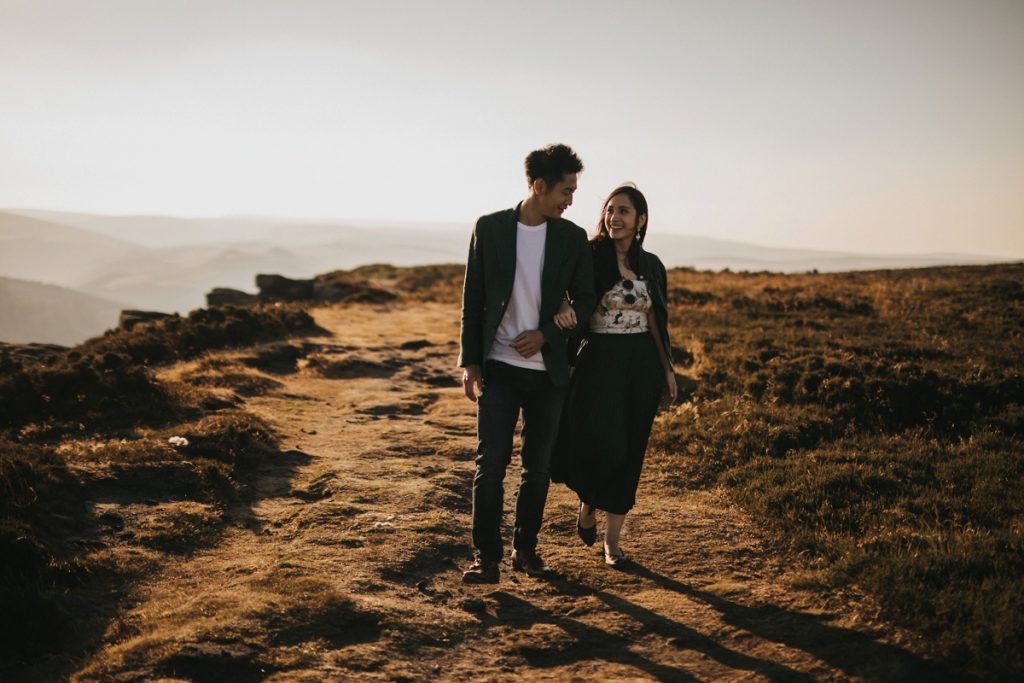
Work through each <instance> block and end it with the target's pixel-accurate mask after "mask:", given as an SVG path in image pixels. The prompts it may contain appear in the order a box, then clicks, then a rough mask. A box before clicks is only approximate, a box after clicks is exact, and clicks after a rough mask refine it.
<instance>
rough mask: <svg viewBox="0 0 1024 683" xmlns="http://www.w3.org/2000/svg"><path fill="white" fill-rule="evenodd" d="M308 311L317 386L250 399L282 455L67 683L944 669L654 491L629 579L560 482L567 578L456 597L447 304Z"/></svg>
mask: <svg viewBox="0 0 1024 683" xmlns="http://www.w3.org/2000/svg"><path fill="white" fill-rule="evenodd" d="M314 313H315V316H316V318H317V321H318V322H319V323H320V324H321V325H322V326H324V327H325V328H327V329H329V330H332V331H333V332H334V336H333V337H327V338H321V339H314V340H309V341H310V342H311V343H313V344H317V345H320V350H319V359H320V368H321V370H322V371H321V372H316V371H314V369H313V368H311V367H306V368H304V369H300V371H299V372H296V373H293V374H290V375H284V376H275V379H276V380H278V381H279V382H282V383H283V384H284V386H283V387H280V388H278V389H276V390H275V391H273V392H272V393H268V394H265V395H262V396H256V397H253V398H250V399H249V400H248V401H247V403H246V410H249V411H251V412H253V413H255V414H257V415H259V416H261V417H263V418H264V419H266V420H267V421H268V422H269V423H270V424H271V425H272V426H273V427H274V428H275V429H277V430H278V431H279V432H280V433H281V434H282V435H283V438H284V443H283V444H282V449H281V450H282V454H281V455H280V456H279V460H278V461H275V462H270V463H267V464H266V466H265V467H264V468H263V470H262V472H261V473H260V476H259V477H258V478H257V480H256V483H255V484H254V486H253V487H252V489H251V490H249V491H246V492H244V496H243V500H242V501H240V502H239V504H238V505H237V507H236V508H233V509H232V510H231V511H230V512H229V515H230V521H231V524H230V526H229V527H228V531H227V532H226V533H225V534H224V535H223V537H222V539H221V540H220V542H219V543H217V544H216V545H215V546H213V547H209V548H207V549H204V550H200V551H197V552H195V553H194V554H192V555H189V556H186V557H184V558H182V559H181V561H180V562H178V563H176V564H173V565H170V566H167V567H165V568H164V570H163V571H162V572H161V573H160V574H159V575H156V576H153V577H152V578H151V580H150V581H148V582H146V583H145V584H144V585H142V586H141V587H140V588H139V590H138V591H137V595H136V596H135V598H134V601H133V606H131V607H130V609H128V611H127V612H126V613H125V614H124V616H123V618H121V619H120V620H119V622H118V623H117V624H115V625H114V626H113V627H112V629H111V632H110V634H109V637H108V644H107V645H106V646H105V647H104V648H103V649H101V650H100V651H99V652H98V653H97V654H96V655H95V656H94V657H93V658H92V659H91V660H90V661H89V662H88V663H87V664H86V665H85V666H84V667H83V668H82V669H81V670H79V671H78V672H77V673H76V674H75V676H74V679H75V680H82V681H92V680H104V681H109V680H114V681H117V680H124V681H128V680H141V679H147V680H148V679H151V678H160V677H164V678H167V679H178V680H196V681H214V680H216V681H228V680H230V681H248V680H272V681H321V680H353V679H355V680H432V679H444V680H581V681H582V680H602V679H609V680H653V679H658V680H679V681H688V680H794V681H805V680H806V681H811V680H850V679H853V680H906V679H909V678H916V677H918V676H926V677H930V678H933V679H934V678H935V677H936V674H935V672H934V671H933V670H931V669H932V667H931V666H930V665H929V664H928V663H927V662H926V661H924V660H921V659H919V658H918V657H917V656H915V655H914V654H912V653H911V648H912V641H911V640H910V639H909V638H907V637H906V636H904V635H902V634H900V633H899V632H897V631H895V630H893V629H891V628H887V627H885V626H884V625H882V624H880V623H879V622H878V621H877V620H876V619H874V618H873V617H872V615H873V614H875V612H876V610H875V609H874V608H873V606H872V604H871V602H870V601H869V600H867V599H865V598H863V597H858V596H856V595H853V594H851V593H849V592H846V593H843V594H832V595H823V594H821V593H816V592H814V591H812V590H810V589H804V588H801V587H800V586H801V577H802V576H803V574H801V571H799V570H789V569H788V568H787V566H786V564H785V563H784V562H783V561H782V560H780V559H779V558H777V557H775V556H773V555H772V554H771V553H769V552H768V551H767V550H766V549H765V547H764V546H763V544H762V542H761V540H760V536H759V534H758V532H757V531H756V529H755V527H754V526H753V525H752V524H751V522H750V521H749V520H747V519H746V518H745V517H744V516H743V515H742V514H741V513H740V512H739V511H737V510H736V509H735V508H734V507H732V506H731V505H730V504H729V503H728V502H727V501H726V500H725V498H724V497H723V496H722V494H721V493H720V492H718V491H694V492H689V493H678V492H675V491H672V490H670V489H668V488H667V487H664V486H659V484H658V482H656V481H652V480H651V479H650V478H645V479H644V480H643V481H642V482H641V490H640V494H639V505H638V507H637V509H636V510H635V512H634V514H631V515H630V518H629V521H628V522H627V528H626V531H625V536H624V541H623V547H624V548H626V549H627V552H629V554H630V555H631V557H633V558H634V559H635V560H637V561H638V563H639V566H638V567H637V568H636V569H635V570H634V571H632V572H629V573H620V572H615V571H613V570H608V569H606V568H605V567H604V565H603V563H602V562H601V558H600V555H599V553H598V552H597V551H596V550H593V549H587V548H584V547H583V546H582V545H581V544H580V543H579V541H578V540H577V539H576V537H575V533H574V530H575V526H574V525H575V502H574V498H573V496H572V494H571V493H570V492H568V491H567V490H566V489H564V488H563V487H559V486H553V487H552V489H551V495H550V497H549V500H548V505H547V511H546V515H545V520H546V521H545V527H544V530H543V532H542V539H541V548H540V550H541V552H542V553H543V554H544V556H545V559H546V560H547V561H548V564H550V565H551V566H552V567H553V568H555V569H556V570H557V572H558V576H556V577H555V578H554V579H552V580H550V581H537V580H532V579H528V578H525V577H523V576H521V575H515V574H513V573H512V572H511V571H510V569H509V567H508V564H507V563H506V564H505V566H504V567H503V573H502V581H501V583H500V584H499V585H497V586H465V585H463V584H462V583H461V582H460V576H461V568H462V566H463V565H465V564H466V563H467V562H468V561H469V559H470V555H471V553H470V547H469V521H470V520H469V510H470V481H471V478H472V473H473V456H474V452H473V451H474V448H475V427H474V420H475V414H474V409H473V406H472V405H471V404H470V403H469V402H468V401H466V399H465V398H464V397H463V396H462V394H461V389H460V388H459V387H457V386H454V383H453V382H452V379H453V378H454V377H455V373H454V369H453V364H454V361H455V357H456V354H457V347H456V341H455V340H456V339H457V334H458V311H457V309H456V308H455V307H454V306H450V305H444V306H442V305H438V304H426V305H418V306H412V305H401V306H393V307H390V308H374V307H369V306H367V307H361V306H357V307H349V308H344V309H342V308H332V309H319V310H317V311H315V312H314ZM324 368H326V370H325V371H324V370H323V369H324ZM176 371H180V369H178V370H176ZM325 372H326V374H328V375H331V376H333V377H336V378H334V379H332V378H328V377H325V376H324V373H325ZM664 457H668V456H664ZM517 479H518V473H517V468H516V466H515V465H513V467H512V468H510V471H509V474H508V477H507V479H506V493H507V494H508V495H507V496H506V497H507V500H506V508H507V509H508V510H511V505H512V503H513V502H514V501H513V497H514V496H513V494H512V492H513V491H514V488H515V482H516V481H517ZM509 519H510V516H509ZM509 537H510V534H509V533H508V532H507V531H506V538H509Z"/></svg>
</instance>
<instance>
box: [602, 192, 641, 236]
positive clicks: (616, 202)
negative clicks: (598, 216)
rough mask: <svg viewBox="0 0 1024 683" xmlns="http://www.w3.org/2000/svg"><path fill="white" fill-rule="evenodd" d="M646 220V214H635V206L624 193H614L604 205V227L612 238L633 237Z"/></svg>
mask: <svg viewBox="0 0 1024 683" xmlns="http://www.w3.org/2000/svg"><path fill="white" fill-rule="evenodd" d="M638 218H639V224H638V223H637V219H638ZM646 221H647V217H646V216H640V217H638V216H637V215H636V208H634V206H633V202H631V201H629V196H628V195H626V194H617V195H615V196H614V197H612V198H611V199H609V200H608V203H607V204H605V206H604V228H605V230H607V231H608V235H609V236H610V237H611V238H612V239H614V240H620V239H629V240H631V239H633V238H634V236H635V235H636V231H637V230H639V229H640V228H642V227H643V226H644V223H645V222H646Z"/></svg>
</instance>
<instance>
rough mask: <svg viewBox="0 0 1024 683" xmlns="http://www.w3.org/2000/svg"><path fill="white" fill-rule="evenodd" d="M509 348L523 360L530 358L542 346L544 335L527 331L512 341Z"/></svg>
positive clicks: (538, 331) (536, 331) (534, 331)
mask: <svg viewBox="0 0 1024 683" xmlns="http://www.w3.org/2000/svg"><path fill="white" fill-rule="evenodd" d="M509 346H511V347H512V348H513V349H515V350H516V351H518V352H519V355H520V356H522V357H523V358H530V357H531V356H533V355H535V354H536V353H537V352H538V351H540V349H541V347H542V346H544V333H543V332H541V331H540V330H527V331H526V332H523V333H522V334H520V335H519V336H518V337H516V338H515V339H513V340H512V343H511V344H509Z"/></svg>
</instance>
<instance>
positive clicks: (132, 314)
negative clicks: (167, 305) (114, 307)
mask: <svg viewBox="0 0 1024 683" xmlns="http://www.w3.org/2000/svg"><path fill="white" fill-rule="evenodd" d="M171 317H173V314H171V313H161V312H159V311H135V310H127V311H121V317H120V318H119V319H118V321H117V326H118V327H120V328H121V329H122V330H130V329H132V328H133V327H135V326H136V325H140V324H142V323H151V322H153V321H154V320H163V319H164V318H171Z"/></svg>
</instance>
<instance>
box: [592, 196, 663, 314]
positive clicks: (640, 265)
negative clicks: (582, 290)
mask: <svg viewBox="0 0 1024 683" xmlns="http://www.w3.org/2000/svg"><path fill="white" fill-rule="evenodd" d="M620 194H624V195H626V196H627V197H628V198H629V201H630V203H631V204H632V205H633V208H634V209H636V221H637V223H639V222H640V217H641V216H644V217H646V218H647V220H645V221H644V224H643V227H641V228H640V229H639V230H638V231H637V238H636V239H634V240H633V242H632V244H630V245H629V253H628V254H626V261H627V262H628V263H629V267H630V269H632V271H633V272H634V273H636V274H637V275H639V276H641V277H649V274H648V273H645V272H644V266H645V263H644V261H645V259H643V258H642V257H641V255H642V253H643V246H642V245H643V242H644V237H646V236H647V226H648V225H649V224H650V220H651V219H650V217H649V216H648V213H647V198H646V197H644V193H643V192H641V191H640V190H638V189H636V187H634V186H632V185H620V186H619V187H617V188H615V189H614V190H612V191H611V193H610V194H609V195H608V197H607V198H606V199H605V200H604V204H602V205H601V218H600V219H598V221H597V232H596V233H595V234H594V236H593V237H591V238H590V245H591V247H592V248H593V250H594V289H595V290H596V292H597V298H598V300H599V301H600V299H601V297H602V296H604V293H605V292H607V291H608V290H609V289H611V288H612V286H614V285H615V283H616V282H618V281H619V280H621V279H622V275H621V274H620V273H619V264H618V261H617V260H616V258H615V240H613V239H612V238H611V236H610V235H609V234H608V227H607V226H606V225H605V224H604V215H605V211H607V210H608V203H609V202H610V201H611V200H612V199H614V198H615V197H617V196H618V195H620Z"/></svg>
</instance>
